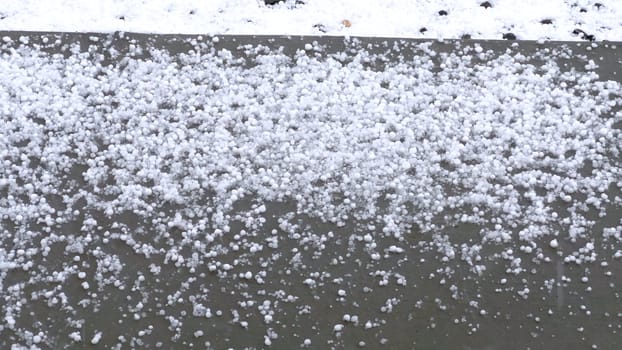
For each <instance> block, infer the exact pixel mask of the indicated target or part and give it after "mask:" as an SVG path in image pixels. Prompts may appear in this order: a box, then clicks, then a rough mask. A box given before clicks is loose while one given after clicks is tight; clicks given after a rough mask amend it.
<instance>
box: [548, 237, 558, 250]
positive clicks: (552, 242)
mask: <svg viewBox="0 0 622 350" xmlns="http://www.w3.org/2000/svg"><path fill="white" fill-rule="evenodd" d="M549 246H551V248H553V249H557V248H558V247H559V242H557V239H555V238H553V239H552V240H551V241H550V242H549Z"/></svg>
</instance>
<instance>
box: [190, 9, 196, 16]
mask: <svg viewBox="0 0 622 350" xmlns="http://www.w3.org/2000/svg"><path fill="white" fill-rule="evenodd" d="M195 13H196V12H194V10H190V12H188V14H190V15H194V14H195Z"/></svg>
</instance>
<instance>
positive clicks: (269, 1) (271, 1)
mask: <svg viewBox="0 0 622 350" xmlns="http://www.w3.org/2000/svg"><path fill="white" fill-rule="evenodd" d="M283 1H284V0H263V2H264V3H265V4H266V5H274V4H276V3H279V2H283Z"/></svg>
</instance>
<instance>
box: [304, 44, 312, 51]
mask: <svg viewBox="0 0 622 350" xmlns="http://www.w3.org/2000/svg"><path fill="white" fill-rule="evenodd" d="M305 50H306V51H311V50H313V45H311V44H309V43H307V44H305Z"/></svg>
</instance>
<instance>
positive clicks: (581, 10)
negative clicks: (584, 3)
mask: <svg viewBox="0 0 622 350" xmlns="http://www.w3.org/2000/svg"><path fill="white" fill-rule="evenodd" d="M579 12H583V13H585V12H587V9H586V8H585V7H582V8H581V9H580V10H579Z"/></svg>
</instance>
